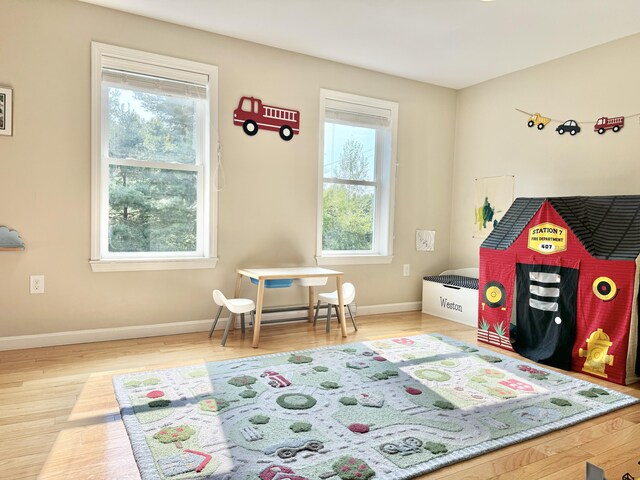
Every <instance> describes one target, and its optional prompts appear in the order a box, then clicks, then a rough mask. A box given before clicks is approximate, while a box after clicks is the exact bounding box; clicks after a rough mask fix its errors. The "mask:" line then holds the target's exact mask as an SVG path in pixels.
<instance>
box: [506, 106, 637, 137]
mask: <svg viewBox="0 0 640 480" xmlns="http://www.w3.org/2000/svg"><path fill="white" fill-rule="evenodd" d="M516 111H518V112H520V113H523V114H525V115H527V116H528V117H529V118H528V119H527V126H529V127H530V128H532V127H536V128H537V129H538V130H542V129H544V127H545V126H546V125H547V124H549V123H557V124H558V126H557V127H556V128H555V131H556V132H557V133H558V134H559V135H564V134H565V133H568V134H569V136H572V137H573V136H574V135H576V134H578V133H580V131H581V130H582V128H581V127H580V124H581V123H586V124H590V125H593V131H594V132H596V133H598V134H599V135H603V134H604V133H605V132H606V131H607V130H612V131H613V132H614V133H617V132H619V131H620V130H621V129H622V128H623V127H624V124H625V119H627V120H628V119H629V118H633V117H640V113H634V114H631V115H625V116H622V115H620V116H617V117H600V118H598V119H597V120H595V121H593V120H591V121H587V120H573V119H569V120H565V119H566V118H567V117H564V118H565V119H558V118H552V117H546V116H543V115H541V114H540V113H530V112H527V111H525V110H521V109H519V108H516Z"/></svg>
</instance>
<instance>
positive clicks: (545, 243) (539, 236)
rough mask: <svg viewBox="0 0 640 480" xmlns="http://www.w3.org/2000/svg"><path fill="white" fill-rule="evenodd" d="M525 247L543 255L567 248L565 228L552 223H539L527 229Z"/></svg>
mask: <svg viewBox="0 0 640 480" xmlns="http://www.w3.org/2000/svg"><path fill="white" fill-rule="evenodd" d="M527 247H528V248H529V249H530V250H533V251H535V252H538V253H542V254H544V255H551V254H553V253H560V252H564V251H565V250H566V249H567V229H566V228H562V227H559V226H558V225H555V224H553V223H541V224H540V225H536V226H534V227H531V228H530V229H529V237H528V243H527Z"/></svg>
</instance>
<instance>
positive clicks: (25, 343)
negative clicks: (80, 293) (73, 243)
mask: <svg viewBox="0 0 640 480" xmlns="http://www.w3.org/2000/svg"><path fill="white" fill-rule="evenodd" d="M421 308H422V303H421V302H405V303H390V304H385V305H364V306H363V305H358V316H362V315H376V314H381V313H396V312H411V311H419V310H420V309H421ZM293 315H297V316H299V315H300V313H299V312H292V313H291V312H290V313H287V312H282V313H273V314H272V313H268V314H265V315H264V316H263V318H264V320H265V321H269V320H275V319H282V321H283V322H286V321H287V317H291V316H293ZM227 319H228V316H227V314H226V311H225V312H223V314H222V316H221V317H220V321H219V322H218V325H217V327H216V331H218V330H221V329H224V327H225V326H226V324H227ZM212 322H213V319H206V320H194V321H190V322H173V323H158V324H154V325H133V326H129V327H113V328H95V329H91V330H72V331H68V332H55V333H42V334H36V335H17V336H12V337H0V351H3V350H19V349H24V348H39V347H52V346H56V345H74V344H78V343H93V342H106V341H109V340H126V339H130V338H143V337H158V336H163V335H179V334H181V333H194V332H208V331H209V329H210V328H211V324H212ZM289 322H291V320H289ZM300 322H306V320H300ZM274 323H275V322H274ZM322 328H324V327H322ZM219 339H220V337H219V336H217V337H216V338H214V340H215V343H218V341H219Z"/></svg>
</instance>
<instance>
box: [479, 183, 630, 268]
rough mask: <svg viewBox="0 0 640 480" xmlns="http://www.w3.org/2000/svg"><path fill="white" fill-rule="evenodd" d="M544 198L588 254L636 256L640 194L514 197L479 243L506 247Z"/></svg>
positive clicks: (624, 257)
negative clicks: (498, 220)
mask: <svg viewBox="0 0 640 480" xmlns="http://www.w3.org/2000/svg"><path fill="white" fill-rule="evenodd" d="M545 200H548V201H549V203H550V204H551V206H553V208H555V210H556V211H557V212H558V214H559V215H560V216H561V217H562V219H563V220H564V221H565V222H566V223H567V225H568V226H569V228H570V229H571V230H572V231H573V233H574V235H575V236H576V237H578V240H580V243H582V245H583V246H584V248H585V249H586V250H587V251H588V252H589V254H591V256H593V257H595V258H600V259H605V260H635V259H636V257H638V255H640V195H617V196H602V197H548V198H516V200H515V201H514V202H513V205H511V207H510V208H509V210H507V213H505V215H504V217H502V219H501V220H500V222H499V223H498V225H497V226H496V227H495V228H494V229H493V231H492V232H491V233H490V234H489V236H488V237H487V238H486V239H485V241H484V242H482V245H481V247H482V248H489V249H492V250H506V249H507V248H509V246H511V244H512V243H513V242H514V241H515V240H516V239H517V238H518V237H519V236H520V234H521V233H522V231H523V230H524V228H525V227H526V226H527V223H529V220H531V218H532V217H533V216H534V215H535V214H536V212H537V211H538V210H539V209H540V207H541V206H542V204H543V203H544V201H545Z"/></svg>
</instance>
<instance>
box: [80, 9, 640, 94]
mask: <svg viewBox="0 0 640 480" xmlns="http://www.w3.org/2000/svg"><path fill="white" fill-rule="evenodd" d="M81 1H85V2H87V3H93V4H96V5H102V6H105V7H108V8H113V9H117V10H122V11H125V12H129V13H134V14H137V15H143V16H145V17H151V18H155V19H158V20H164V21H167V22H171V23H177V24H179V25H185V26H188V27H193V28H198V29H201V30H206V31H210V32H215V33H219V34H222V35H227V36H230V37H235V38H240V39H243V40H249V41H252V42H257V43H261V44H264V45H269V46H272V47H277V48H282V49H285V50H290V51H293V52H298V53H303V54H307V55H312V56H315V57H319V58H324V59H328V60H334V61H337V62H341V63H346V64H349V65H354V66H357V67H362V68H367V69H370V70H375V71H378V72H384V73H389V74H392V75H397V76H400V77H405V78H410V79H413V80H419V81H422V82H427V83H432V84H436V85H442V86H445V87H451V88H456V89H459V88H464V87H467V86H470V85H474V84H477V83H480V82H483V81H485V80H489V79H491V78H495V77H498V76H501V75H504V74H507V73H511V72H514V71H517V70H521V69H523V68H527V67H530V66H533V65H537V64H539V63H543V62H546V61H548V60H552V59H555V58H559V57H562V56H565V55H568V54H570V53H574V52H577V51H580V50H584V49H586V48H589V47H593V46H595V45H600V44H602V43H606V42H609V41H612V40H615V39H618V38H622V37H626V36H628V35H632V34H634V33H637V32H640V1H638V0H495V1H481V0H81Z"/></svg>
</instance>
